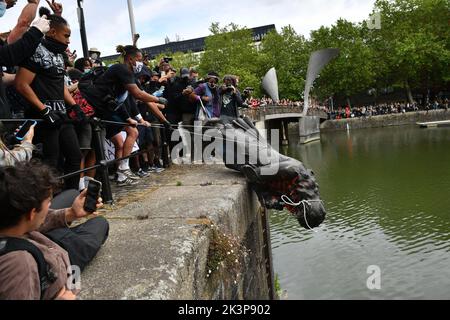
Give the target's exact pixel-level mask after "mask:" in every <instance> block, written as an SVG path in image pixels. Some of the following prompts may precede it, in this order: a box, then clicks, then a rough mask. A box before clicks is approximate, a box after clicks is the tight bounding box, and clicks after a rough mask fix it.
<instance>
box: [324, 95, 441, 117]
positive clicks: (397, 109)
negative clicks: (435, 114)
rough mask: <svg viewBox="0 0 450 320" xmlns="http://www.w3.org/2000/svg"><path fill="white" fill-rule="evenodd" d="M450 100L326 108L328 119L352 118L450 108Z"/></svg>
mask: <svg viewBox="0 0 450 320" xmlns="http://www.w3.org/2000/svg"><path fill="white" fill-rule="evenodd" d="M448 108H449V100H448V99H443V100H436V101H434V102H432V103H427V104H425V106H420V105H419V104H418V103H408V102H395V103H382V104H377V105H368V106H361V107H354V108H350V107H349V106H346V107H339V108H337V109H336V110H329V109H328V108H326V110H325V111H326V112H327V114H328V119H330V120H339V119H350V118H366V117H373V116H381V115H388V114H403V113H409V112H417V111H429V110H448Z"/></svg>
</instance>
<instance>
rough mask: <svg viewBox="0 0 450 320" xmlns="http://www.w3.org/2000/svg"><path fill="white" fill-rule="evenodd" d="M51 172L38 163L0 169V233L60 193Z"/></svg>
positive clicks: (48, 168) (58, 185) (22, 163)
mask: <svg viewBox="0 0 450 320" xmlns="http://www.w3.org/2000/svg"><path fill="white" fill-rule="evenodd" d="M60 186H61V182H60V181H58V180H57V179H56V176H55V175H54V173H53V171H52V169H51V168H50V167H48V166H46V165H43V164H40V163H38V162H35V161H34V162H21V163H18V164H17V165H16V166H14V167H3V168H0V203H1V206H0V230H1V229H5V228H10V227H13V226H15V225H17V224H18V223H19V222H20V220H21V219H22V217H23V216H24V215H26V214H27V213H29V212H30V211H32V210H33V209H36V210H38V211H39V210H41V209H42V203H43V202H44V201H45V200H46V199H48V198H49V197H50V196H51V195H52V194H53V192H55V191H56V190H58V189H59V187H60Z"/></svg>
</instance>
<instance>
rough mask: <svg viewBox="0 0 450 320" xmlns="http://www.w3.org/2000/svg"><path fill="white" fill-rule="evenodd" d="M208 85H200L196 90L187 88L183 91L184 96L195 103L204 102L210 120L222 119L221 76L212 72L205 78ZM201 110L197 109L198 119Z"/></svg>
mask: <svg viewBox="0 0 450 320" xmlns="http://www.w3.org/2000/svg"><path fill="white" fill-rule="evenodd" d="M205 81H206V83H203V84H201V85H199V86H198V87H197V88H196V89H195V90H192V88H187V89H186V90H184V91H183V94H184V95H187V96H190V99H191V100H193V101H200V100H201V101H202V102H203V105H204V106H205V109H206V112H207V113H208V114H207V116H208V118H210V119H211V118H219V117H220V92H219V86H218V83H219V75H218V74H217V73H216V72H214V71H211V72H209V73H208V75H207V76H206V78H205ZM199 111H200V108H198V109H197V115H196V118H197V119H198V114H199Z"/></svg>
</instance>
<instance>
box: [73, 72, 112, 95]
mask: <svg viewBox="0 0 450 320" xmlns="http://www.w3.org/2000/svg"><path fill="white" fill-rule="evenodd" d="M106 70H108V67H95V68H92V69H91V71H89V72H88V73H85V74H83V76H82V77H81V79H80V81H79V82H78V88H80V90H81V89H83V88H87V87H90V86H92V85H94V84H95V83H96V82H97V80H98V79H100V77H101V76H103V75H104V74H105V72H106Z"/></svg>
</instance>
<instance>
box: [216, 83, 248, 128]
mask: <svg viewBox="0 0 450 320" xmlns="http://www.w3.org/2000/svg"><path fill="white" fill-rule="evenodd" d="M223 82H224V84H223V86H222V87H221V88H220V119H221V120H222V121H224V122H226V123H231V122H232V121H233V120H235V119H237V118H239V108H242V106H243V104H244V102H243V101H242V97H241V93H240V92H239V90H238V89H237V88H236V85H237V83H236V78H235V77H233V76H225V77H224V79H223Z"/></svg>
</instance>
